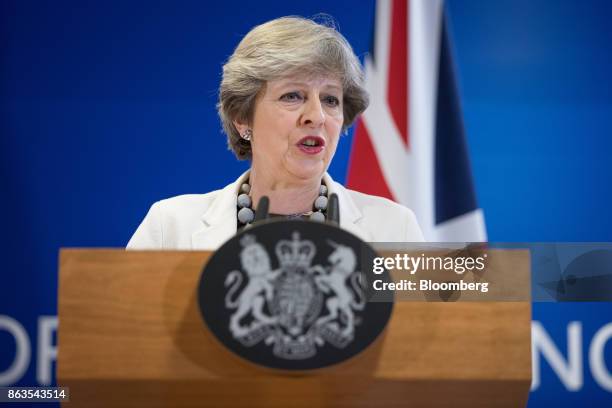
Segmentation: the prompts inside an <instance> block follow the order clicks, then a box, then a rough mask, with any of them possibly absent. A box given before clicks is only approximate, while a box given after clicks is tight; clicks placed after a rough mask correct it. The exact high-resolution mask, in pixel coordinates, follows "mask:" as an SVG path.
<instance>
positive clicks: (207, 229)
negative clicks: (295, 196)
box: [127, 172, 423, 250]
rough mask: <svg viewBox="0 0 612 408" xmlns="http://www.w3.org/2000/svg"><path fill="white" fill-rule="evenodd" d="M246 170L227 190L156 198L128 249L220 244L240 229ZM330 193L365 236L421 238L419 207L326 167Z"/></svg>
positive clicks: (346, 223)
mask: <svg viewBox="0 0 612 408" xmlns="http://www.w3.org/2000/svg"><path fill="white" fill-rule="evenodd" d="M247 177H248V172H246V173H244V174H243V175H242V176H240V178H238V180H236V181H235V182H234V183H232V184H230V185H228V186H226V187H225V188H223V189H222V190H216V191H212V192H210V193H207V194H186V195H181V196H177V197H172V198H168V199H166V200H161V201H158V202H156V203H155V204H153V205H152V206H151V209H150V210H149V212H148V213H147V215H146V217H145V218H144V220H143V221H142V223H141V224H140V226H139V227H138V229H137V230H136V232H135V233H134V235H133V236H132V239H130V242H129V243H128V245H127V248H128V249H193V250H200V249H202V250H204V249H206V250H216V249H217V248H218V247H219V246H221V244H223V243H224V242H225V241H227V240H228V239H229V238H231V237H232V236H233V235H234V234H236V230H237V226H236V223H237V218H236V217H237V215H236V212H237V206H236V197H237V195H238V191H239V189H240V186H241V185H242V183H243V182H244V180H245V179H246V178H247ZM323 182H324V183H325V185H327V187H328V190H329V194H331V193H336V194H337V195H338V203H339V206H340V227H341V228H343V229H345V230H347V231H349V232H351V233H353V234H354V235H356V236H358V237H359V238H361V239H362V240H364V241H366V242H422V241H423V234H422V233H421V229H420V228H419V225H418V223H417V221H416V217H415V216H414V213H413V212H412V211H411V210H410V209H408V208H406V207H403V206H401V205H399V204H396V203H394V202H393V201H391V200H388V199H386V198H381V197H376V196H371V195H367V194H363V193H359V192H357V191H352V190H348V189H346V188H344V187H343V186H342V185H341V184H339V183H336V182H335V181H333V180H332V178H331V177H330V176H329V174H327V173H325V175H324V176H323Z"/></svg>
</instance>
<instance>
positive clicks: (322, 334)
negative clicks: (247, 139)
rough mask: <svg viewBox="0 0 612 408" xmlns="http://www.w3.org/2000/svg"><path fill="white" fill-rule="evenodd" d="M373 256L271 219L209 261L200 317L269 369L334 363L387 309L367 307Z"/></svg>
mask: <svg viewBox="0 0 612 408" xmlns="http://www.w3.org/2000/svg"><path fill="white" fill-rule="evenodd" d="M375 256H377V255H376V253H375V252H374V250H373V249H372V248H371V247H370V246H369V245H368V244H367V243H365V242H363V241H361V240H359V238H357V237H355V236H354V235H352V234H350V233H348V232H346V231H344V230H342V229H340V228H338V227H336V226H333V225H328V224H323V223H315V222H309V221H299V220H272V221H268V222H265V223H263V224H260V225H256V226H253V227H251V228H249V229H248V230H245V231H242V232H241V233H239V234H238V235H236V236H235V237H233V238H231V239H230V240H229V241H227V242H226V243H225V244H224V245H223V246H222V247H221V248H219V250H217V251H216V252H215V254H214V255H213V256H212V257H211V258H210V259H209V260H208V262H207V264H206V265H205V267H204V270H203V272H202V276H201V278H200V284H199V289H198V299H199V306H200V311H201V313H202V317H203V318H204V321H205V322H206V325H207V327H208V329H209V330H210V331H211V332H212V333H213V334H214V336H215V337H216V338H217V339H218V340H219V341H220V342H221V343H222V344H223V345H224V346H226V347H227V348H229V349H230V350H232V351H233V352H235V353H236V354H238V355H240V356H241V357H244V358H245V359H247V360H249V361H252V362H255V363H258V364H261V365H264V366H267V367H272V368H280V369H290V370H303V369H314V368H322V367H326V366H329V365H332V364H336V363H339V362H341V361H344V360H346V359H347V358H349V357H351V356H354V355H356V354H358V353H359V352H361V351H362V350H364V349H365V348H367V347H368V346H369V345H370V344H371V343H372V342H373V341H374V339H376V337H377V336H378V335H379V334H380V333H381V332H382V330H383V329H384V327H385V325H386V324H387V321H388V320H389V317H390V315H391V311H392V309H393V304H392V302H372V301H367V298H368V297H369V296H371V293H370V292H368V291H367V290H366V287H365V286H366V284H365V281H366V280H365V279H364V274H363V271H362V267H361V265H370V264H371V259H373V258H374V257H375Z"/></svg>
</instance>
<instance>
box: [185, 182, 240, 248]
mask: <svg viewBox="0 0 612 408" xmlns="http://www.w3.org/2000/svg"><path fill="white" fill-rule="evenodd" d="M247 175H248V172H246V173H244V174H242V175H241V176H240V177H239V178H238V180H236V181H235V182H233V183H232V184H230V185H228V186H226V187H225V188H223V189H222V190H220V191H219V192H218V194H217V196H216V197H215V199H214V201H213V202H212V203H211V204H210V207H208V209H207V210H206V212H205V213H204V214H202V217H201V222H202V226H201V228H200V229H198V230H197V231H196V232H194V233H193V234H192V235H191V245H192V248H193V249H209V250H216V249H217V248H219V247H220V246H221V245H222V244H223V243H224V242H225V241H227V240H228V239H230V238H231V237H233V236H234V235H235V234H236V231H237V226H236V212H237V211H236V197H237V194H238V190H239V188H240V186H241V185H242V183H243V180H244V178H245V177H247Z"/></svg>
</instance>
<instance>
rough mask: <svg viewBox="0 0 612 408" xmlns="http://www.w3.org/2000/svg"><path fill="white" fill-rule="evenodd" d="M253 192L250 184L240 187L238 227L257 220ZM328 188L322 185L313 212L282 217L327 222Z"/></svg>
mask: <svg viewBox="0 0 612 408" xmlns="http://www.w3.org/2000/svg"><path fill="white" fill-rule="evenodd" d="M250 192H251V186H250V184H249V183H248V182H246V183H243V184H242V185H241V186H240V193H239V194H238V199H237V205H238V226H239V227H242V226H247V225H250V224H251V222H252V221H253V219H254V218H255V212H254V211H253V208H252V204H253V202H252V200H251V196H250V195H249V193H250ZM327 202H328V200H327V186H326V185H325V184H321V186H320V187H319V196H318V197H317V198H316V199H315V201H314V203H313V205H312V207H313V209H312V211H309V212H306V213H298V214H289V215H282V216H283V217H286V218H302V217H308V218H309V219H310V220H312V221H319V222H322V221H325V218H326V211H327Z"/></svg>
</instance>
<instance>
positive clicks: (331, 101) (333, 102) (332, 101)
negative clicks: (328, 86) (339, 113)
mask: <svg viewBox="0 0 612 408" xmlns="http://www.w3.org/2000/svg"><path fill="white" fill-rule="evenodd" d="M323 101H324V102H325V103H326V104H327V105H329V106H339V105H340V100H339V99H338V98H336V97H335V96H332V95H329V96H326V97H325V98H323Z"/></svg>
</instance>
